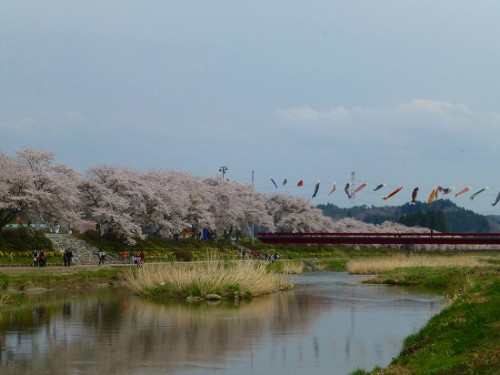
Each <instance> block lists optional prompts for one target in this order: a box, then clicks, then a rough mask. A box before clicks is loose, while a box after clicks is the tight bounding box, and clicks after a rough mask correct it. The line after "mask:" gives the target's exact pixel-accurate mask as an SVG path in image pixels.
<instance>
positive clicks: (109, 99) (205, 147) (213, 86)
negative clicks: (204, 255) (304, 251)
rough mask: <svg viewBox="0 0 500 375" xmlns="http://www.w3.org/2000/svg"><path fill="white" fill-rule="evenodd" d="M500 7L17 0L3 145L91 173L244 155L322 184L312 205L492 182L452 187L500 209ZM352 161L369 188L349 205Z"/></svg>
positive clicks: (481, 205) (4, 45)
mask: <svg viewBox="0 0 500 375" xmlns="http://www.w3.org/2000/svg"><path fill="white" fill-rule="evenodd" d="M499 16H500V2H499V1H498V0H481V1H471V0H468V1H465V0H441V1H435V0H432V1H431V0H419V1H400V0H376V1H367V0H342V1H339V0H324V1H323V0H310V1H295V0H286V1H285V0H283V1H273V0H266V1H260V0H252V1H243V0H242V1H230V0H225V1H220V0H200V1H190V0H183V1H168V0H164V1H160V0H158V1H155V0H148V1H127V0H119V1H118V0H116V1H112V0H105V1H103V0H99V1H94V0H87V1H70V0H59V1H58V0H53V1H42V0H37V1H35V0H33V1H28V0H26V1H19V0H2V1H1V2H0V150H1V151H3V152H4V153H6V154H8V155H12V156H13V155H14V154H15V151H16V150H19V149H22V148H27V147H31V148H37V149H44V150H50V151H53V152H55V154H56V158H57V161H59V162H62V163H65V164H68V165H70V166H71V167H73V168H75V169H76V170H78V171H79V172H82V173H84V172H85V170H86V169H87V168H88V167H90V166H95V165H98V164H112V165H120V166H125V167H130V168H134V169H139V170H144V171H146V170H148V169H163V170H171V169H180V170H185V171H188V172H190V173H193V174H196V175H200V176H215V175H220V173H219V168H220V167H221V166H227V168H228V170H227V173H226V177H228V178H230V179H233V180H236V181H239V182H251V179H252V171H254V183H255V187H256V188H257V189H258V190H260V191H263V192H272V191H288V192H289V193H290V194H293V195H300V196H304V197H307V198H311V195H312V190H313V187H314V184H315V183H316V181H320V183H321V185H320V190H319V193H318V195H317V196H316V197H315V198H314V199H311V202H312V203H313V204H316V203H326V202H332V203H334V204H337V205H339V206H343V207H348V206H349V205H350V204H367V205H372V204H373V205H377V206H378V205H380V206H383V205H386V204H390V205H397V204H403V203H405V202H407V201H409V200H410V195H411V191H412V190H413V188H414V187H416V186H418V187H419V188H420V193H419V194H420V195H419V200H426V199H427V197H428V195H429V193H430V191H431V190H432V188H434V187H435V186H438V185H441V186H443V187H449V186H455V192H456V191H457V190H459V189H460V188H462V187H464V186H471V187H472V192H474V191H477V190H479V189H481V188H483V187H489V190H488V191H487V192H485V193H483V194H481V195H478V196H477V197H476V198H475V199H474V200H473V201H471V200H470V199H469V196H470V193H469V195H463V196H460V197H458V198H455V197H454V195H450V197H451V198H452V200H454V201H456V203H457V204H458V205H460V206H462V207H465V208H468V209H471V210H474V211H476V212H480V213H483V214H500V204H498V205H497V206H495V207H493V206H492V205H491V203H492V202H493V201H494V200H495V197H496V195H497V193H498V192H499V191H500V171H499V168H498V163H499V162H500V142H499V138H500V101H499V97H500V95H499V90H500V74H499V66H500V23H499V22H498V19H499ZM353 171H355V184H356V185H359V184H361V183H363V182H368V183H369V187H368V188H366V189H365V190H363V191H362V192H360V193H358V195H357V197H356V199H355V200H354V201H353V202H349V201H348V200H347V197H346V195H345V194H344V192H343V191H342V190H343V187H344V185H345V184H346V183H347V182H351V172H353ZM271 177H273V178H274V179H275V180H276V182H277V183H278V189H276V188H275V187H274V186H273V185H272V183H271V181H270V178H271ZM284 178H288V183H287V184H286V185H285V186H282V185H281V183H282V181H283V179H284ZM301 178H303V179H304V187H302V188H298V187H297V186H296V182H297V181H298V180H299V179H301ZM333 182H336V183H337V191H336V192H335V193H333V194H332V195H330V196H329V195H328V192H329V191H330V189H331V186H332V184H333ZM379 183H386V184H387V185H386V187H385V188H384V190H381V191H378V192H373V188H374V187H375V186H376V185H378V184H379ZM399 185H404V189H403V190H402V191H401V192H400V193H399V194H398V195H396V196H394V197H393V198H391V199H390V200H388V201H383V200H382V199H381V197H382V196H384V195H385V194H387V193H389V192H390V191H391V190H392V189H393V188H394V187H397V186H399Z"/></svg>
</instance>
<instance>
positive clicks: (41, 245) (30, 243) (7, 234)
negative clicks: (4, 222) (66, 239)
mask: <svg viewBox="0 0 500 375" xmlns="http://www.w3.org/2000/svg"><path fill="white" fill-rule="evenodd" d="M26 249H33V250H34V249H38V250H40V249H45V250H52V242H50V240H49V239H48V238H47V237H45V235H44V234H43V232H42V231H39V230H36V229H33V228H29V227H28V228H16V229H2V230H1V231H0V251H3V252H9V251H23V250H26Z"/></svg>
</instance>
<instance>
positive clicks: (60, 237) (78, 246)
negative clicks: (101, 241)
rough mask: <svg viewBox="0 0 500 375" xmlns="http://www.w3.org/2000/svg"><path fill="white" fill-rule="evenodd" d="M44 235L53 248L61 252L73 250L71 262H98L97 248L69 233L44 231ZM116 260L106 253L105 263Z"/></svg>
mask: <svg viewBox="0 0 500 375" xmlns="http://www.w3.org/2000/svg"><path fill="white" fill-rule="evenodd" d="M45 236H46V237H47V238H48V239H49V240H50V241H51V242H52V246H53V248H54V250H56V251H59V252H60V253H61V257H62V255H63V253H64V250H66V249H70V250H71V251H72V252H73V262H72V263H73V264H94V263H97V262H98V258H97V253H98V251H99V249H98V248H96V247H94V246H92V245H89V244H88V243H86V242H85V241H83V240H80V239H78V238H76V237H74V236H73V235H71V234H59V233H58V234H55V233H46V234H45ZM113 261H116V259H113V257H111V256H110V255H109V254H106V263H108V262H113Z"/></svg>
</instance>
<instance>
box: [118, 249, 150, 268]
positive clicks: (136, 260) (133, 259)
mask: <svg viewBox="0 0 500 375" xmlns="http://www.w3.org/2000/svg"><path fill="white" fill-rule="evenodd" d="M122 259H123V260H124V261H127V259H128V262H129V263H130V264H135V265H137V266H138V267H140V266H141V265H142V264H143V263H144V259H146V253H145V252H144V250H141V252H140V253H139V255H135V252H134V250H130V251H129V252H128V253H127V250H123V251H122Z"/></svg>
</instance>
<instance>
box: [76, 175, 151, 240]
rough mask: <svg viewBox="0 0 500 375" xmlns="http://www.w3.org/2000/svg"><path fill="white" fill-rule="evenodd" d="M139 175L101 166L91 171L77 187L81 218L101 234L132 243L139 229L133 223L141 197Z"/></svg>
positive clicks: (137, 236) (138, 234) (138, 233)
mask: <svg viewBox="0 0 500 375" xmlns="http://www.w3.org/2000/svg"><path fill="white" fill-rule="evenodd" d="M139 185H140V178H139V176H138V174H137V173H136V172H134V171H132V170H130V169H126V168H121V167H115V166H106V165H101V166H97V167H93V168H90V169H89V170H88V171H87V176H86V178H85V179H83V180H82V181H81V182H80V184H79V189H80V192H81V196H82V200H81V205H82V214H83V218H84V219H86V220H88V221H94V222H95V223H96V224H97V225H98V228H99V230H100V232H101V234H104V233H107V234H111V233H114V234H116V235H118V236H121V237H123V238H124V239H126V240H127V241H128V242H130V243H132V244H134V243H135V242H136V241H135V238H141V237H142V230H141V227H140V225H138V224H137V223H136V222H134V220H133V218H132V217H133V215H134V214H135V213H136V211H137V210H139V207H140V205H141V204H142V202H141V197H140V195H139V194H138V190H137V186H139Z"/></svg>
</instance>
